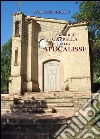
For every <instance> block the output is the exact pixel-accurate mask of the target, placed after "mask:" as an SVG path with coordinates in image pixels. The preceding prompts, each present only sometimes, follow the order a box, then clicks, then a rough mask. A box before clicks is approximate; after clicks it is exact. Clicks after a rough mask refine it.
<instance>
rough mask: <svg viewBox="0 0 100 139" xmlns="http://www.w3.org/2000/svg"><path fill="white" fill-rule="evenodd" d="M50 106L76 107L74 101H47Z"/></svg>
mask: <svg viewBox="0 0 100 139" xmlns="http://www.w3.org/2000/svg"><path fill="white" fill-rule="evenodd" d="M47 106H48V107H56V106H57V107H74V103H68V102H67V103H66V102H64V103H47Z"/></svg>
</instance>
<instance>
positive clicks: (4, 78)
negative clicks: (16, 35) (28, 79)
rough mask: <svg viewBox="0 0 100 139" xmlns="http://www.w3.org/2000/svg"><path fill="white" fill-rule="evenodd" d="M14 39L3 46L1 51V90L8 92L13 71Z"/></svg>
mask: <svg viewBox="0 0 100 139" xmlns="http://www.w3.org/2000/svg"><path fill="white" fill-rule="evenodd" d="M11 48H12V38H10V39H9V40H8V42H7V43H5V44H4V45H3V46H2V51H1V90H8V85H9V76H10V71H11Z"/></svg>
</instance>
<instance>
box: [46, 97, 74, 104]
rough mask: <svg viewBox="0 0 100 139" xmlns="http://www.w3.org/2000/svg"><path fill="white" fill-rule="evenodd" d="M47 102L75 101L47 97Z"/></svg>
mask: <svg viewBox="0 0 100 139" xmlns="http://www.w3.org/2000/svg"><path fill="white" fill-rule="evenodd" d="M46 102H47V103H50V102H52V103H53V102H54V103H66V102H73V99H66V98H53V99H52V98H46Z"/></svg>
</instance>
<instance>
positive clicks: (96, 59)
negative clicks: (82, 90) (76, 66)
mask: <svg viewBox="0 0 100 139" xmlns="http://www.w3.org/2000/svg"><path fill="white" fill-rule="evenodd" d="M78 2H79V1H77V2H76V3H78ZM72 18H74V19H75V20H76V21H77V22H81V21H87V22H88V24H89V26H88V30H89V34H90V36H89V37H90V40H91V41H92V43H91V46H92V52H93V75H94V82H100V1H81V2H80V5H79V13H75V14H74V15H73V16H72Z"/></svg>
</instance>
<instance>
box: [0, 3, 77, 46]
mask: <svg viewBox="0 0 100 139" xmlns="http://www.w3.org/2000/svg"><path fill="white" fill-rule="evenodd" d="M20 11H21V12H23V13H24V14H25V15H27V16H37V17H43V18H55V19H62V20H67V21H72V22H73V21H75V20H74V19H73V18H71V16H72V15H73V14H74V13H76V12H78V11H79V3H78V4H76V1H20ZM36 11H42V12H44V13H43V14H35V13H34V12H36ZM48 11H52V14H49V13H46V12H48ZM56 11H60V12H61V13H60V14H58V13H56ZM16 12H18V1H1V46H2V45H3V44H5V43H6V42H7V41H8V40H9V39H10V37H12V22H13V21H12V14H13V13H16Z"/></svg>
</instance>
